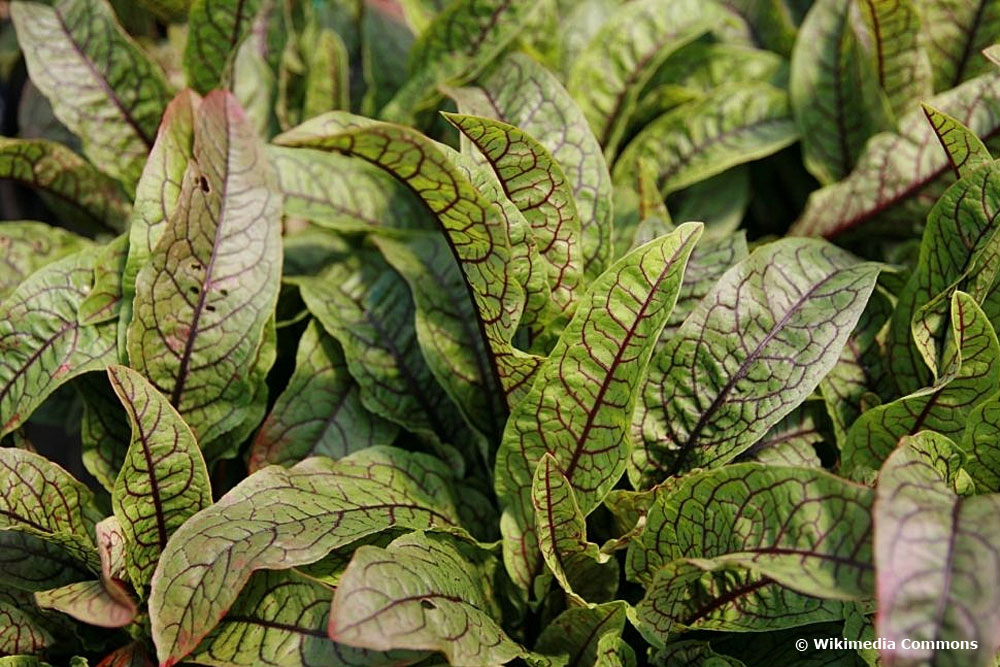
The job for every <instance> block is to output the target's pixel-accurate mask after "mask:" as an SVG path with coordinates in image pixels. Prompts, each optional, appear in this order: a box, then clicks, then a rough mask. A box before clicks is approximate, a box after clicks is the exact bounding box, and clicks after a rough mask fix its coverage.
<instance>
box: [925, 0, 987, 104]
mask: <svg viewBox="0 0 1000 667" xmlns="http://www.w3.org/2000/svg"><path fill="white" fill-rule="evenodd" d="M917 5H918V7H919V9H920V12H921V14H922V18H923V30H924V35H925V39H926V43H927V51H928V54H929V55H930V59H931V67H932V69H933V70H934V89H935V90H938V91H941V90H950V89H951V88H954V87H956V86H958V85H959V84H961V83H962V82H963V81H966V80H967V79H971V78H972V77H974V76H978V75H980V74H985V73H986V72H989V71H990V67H991V65H990V62H989V61H988V60H987V59H986V58H983V57H981V56H980V51H982V50H983V49H985V48H987V47H989V46H990V45H992V44H994V43H996V42H997V41H1000V3H998V2H997V1H996V0H917Z"/></svg>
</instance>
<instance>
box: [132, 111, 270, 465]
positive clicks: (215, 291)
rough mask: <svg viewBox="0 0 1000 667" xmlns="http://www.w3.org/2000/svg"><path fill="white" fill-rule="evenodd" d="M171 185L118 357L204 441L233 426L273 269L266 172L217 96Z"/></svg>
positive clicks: (240, 416)
mask: <svg viewBox="0 0 1000 667" xmlns="http://www.w3.org/2000/svg"><path fill="white" fill-rule="evenodd" d="M182 188H183V189H182V192H181V196H180V202H179V204H178V208H177V210H176V211H175V213H174V215H173V216H172V217H171V218H170V220H169V221H168V222H167V224H166V225H165V227H164V229H163V232H162V236H161V238H160V240H159V242H158V243H157V245H156V247H155V249H154V250H153V254H152V256H151V258H150V261H149V263H148V264H146V265H145V266H144V267H142V269H141V270H140V271H139V275H138V277H137V278H136V286H135V293H136V296H135V301H134V310H135V313H134V317H133V320H132V323H131V325H130V327H129V331H128V354H129V360H130V362H131V364H132V366H133V367H134V368H135V369H136V370H138V371H139V372H141V373H142V374H143V375H145V376H146V377H147V378H148V379H149V380H150V382H151V383H152V384H153V386H154V387H155V388H156V389H157V390H158V391H160V392H161V393H163V394H165V395H166V396H168V397H169V399H170V403H171V405H173V406H174V407H175V408H177V410H178V412H180V414H181V416H182V417H183V418H184V420H185V421H186V422H187V423H188V425H189V426H191V430H192V431H194V433H195V435H196V436H197V438H198V441H199V444H200V445H201V446H202V447H205V446H206V445H207V444H209V443H210V442H211V441H212V440H214V439H215V438H217V437H219V436H220V435H222V434H224V433H226V432H227V431H230V430H232V429H233V428H234V427H236V426H237V425H239V424H241V423H243V422H244V419H245V417H246V410H247V403H248V397H250V396H252V393H253V388H254V386H255V385H254V384H253V381H254V378H253V377H252V376H253V371H254V368H255V367H254V363H253V362H254V360H255V359H256V357H257V352H258V348H259V347H260V345H261V341H262V339H263V331H264V327H265V324H266V323H267V321H268V319H269V318H270V315H271V312H272V311H273V309H274V304H275V303H276V301H277V297H278V281H279V276H280V273H281V243H280V233H281V215H280V206H281V204H280V196H279V195H278V193H277V188H276V185H275V182H274V175H273V173H272V171H271V169H270V168H269V166H268V164H267V161H266V159H265V157H264V152H263V149H262V146H261V145H260V141H259V139H257V138H256V136H255V135H254V134H253V132H252V130H251V129H250V127H249V125H248V123H247V120H246V117H245V115H244V113H243V111H242V110H241V109H240V108H239V106H238V103H237V102H236V100H235V98H233V97H232V96H231V95H229V94H228V93H223V92H215V93H212V94H211V95H209V96H208V97H206V98H205V100H204V102H202V104H201V106H200V107H199V109H198V112H197V117H196V119H195V135H194V153H193V161H192V162H190V163H189V165H188V169H187V172H186V174H185V177H184V183H183V186H182Z"/></svg>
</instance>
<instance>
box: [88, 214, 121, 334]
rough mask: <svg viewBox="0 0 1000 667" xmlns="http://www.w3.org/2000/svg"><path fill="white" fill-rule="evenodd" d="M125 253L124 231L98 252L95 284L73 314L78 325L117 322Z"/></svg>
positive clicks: (95, 265) (95, 266)
mask: <svg viewBox="0 0 1000 667" xmlns="http://www.w3.org/2000/svg"><path fill="white" fill-rule="evenodd" d="M127 253H128V235H127V234H122V235H120V236H117V237H115V239H114V240H113V241H110V242H108V243H106V244H105V245H103V246H101V248H100V249H99V250H98V251H97V260H96V262H95V264H94V284H93V285H92V286H91V288H90V293H89V294H87V298H85V299H84V300H83V302H82V303H81V304H80V308H79V309H78V310H77V313H76V318H77V319H78V320H79V321H80V324H82V325H84V326H86V325H88V324H102V323H104V322H109V321H114V322H115V324H116V325H117V323H118V314H119V311H120V310H121V306H122V271H123V270H124V268H125V258H126V255H127Z"/></svg>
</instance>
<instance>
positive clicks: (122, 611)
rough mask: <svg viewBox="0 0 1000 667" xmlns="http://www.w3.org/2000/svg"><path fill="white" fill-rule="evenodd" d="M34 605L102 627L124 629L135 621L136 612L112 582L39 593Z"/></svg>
mask: <svg viewBox="0 0 1000 667" xmlns="http://www.w3.org/2000/svg"><path fill="white" fill-rule="evenodd" d="M112 587H113V588H112ZM112 591H114V592H112ZM35 602H36V603H37V604H38V606H39V607H42V608H43V609H54V610H56V611H60V612H62V613H64V614H67V615H69V616H71V617H73V618H75V619H76V620H78V621H82V622H84V623H87V624H88V625H96V626H99V627H102V628H121V627H124V626H126V625H128V624H129V623H131V622H132V620H133V619H135V616H136V613H137V612H138V610H137V609H136V606H135V603H134V602H133V601H132V600H131V599H129V597H128V594H127V593H125V591H124V590H122V589H120V588H118V586H117V585H116V584H114V583H112V584H110V585H105V584H104V583H102V582H100V581H81V582H79V583H76V584H69V585H68V586H63V587H62V588H55V589H52V590H48V591H40V592H38V593H35Z"/></svg>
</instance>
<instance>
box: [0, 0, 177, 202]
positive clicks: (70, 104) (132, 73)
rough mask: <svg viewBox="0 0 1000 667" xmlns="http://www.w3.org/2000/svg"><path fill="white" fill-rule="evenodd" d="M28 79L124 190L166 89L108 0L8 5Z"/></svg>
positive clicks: (133, 177) (135, 174)
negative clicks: (122, 25)
mask: <svg viewBox="0 0 1000 667" xmlns="http://www.w3.org/2000/svg"><path fill="white" fill-rule="evenodd" d="M11 18H12V19H13V20H14V25H15V26H16V27H17V34H18V41H19V42H20V44H21V45H22V46H24V47H25V49H24V54H25V59H26V61H27V64H28V71H29V73H30V75H31V80H32V82H33V83H34V84H35V85H36V86H38V88H39V90H41V91H42V92H43V93H44V94H45V96H46V97H48V98H49V100H50V101H51V102H52V108H53V111H54V112H55V114H56V117H57V118H59V120H60V121H62V122H63V124H64V125H66V127H68V128H69V129H70V130H72V131H73V133H74V134H76V135H77V136H78V137H80V138H81V140H82V141H83V147H84V151H85V152H86V153H87V155H88V157H90V159H91V160H92V161H93V162H94V164H97V165H101V168H102V169H103V170H105V171H106V172H107V173H109V174H111V175H112V176H114V177H115V178H117V179H118V180H120V181H121V182H122V183H123V184H124V185H125V188H126V189H127V190H129V191H130V192H132V191H134V190H135V184H136V182H137V181H138V180H139V175H140V174H141V173H142V166H143V164H144V163H145V161H146V155H147V154H148V153H149V149H150V148H152V146H153V139H154V138H155V136H156V128H157V127H158V126H159V124H160V116H161V115H162V114H163V110H164V109H165V108H166V106H167V103H168V102H169V101H170V97H171V95H170V92H169V88H168V86H167V83H166V80H165V79H164V76H163V73H162V71H161V70H160V68H159V67H157V66H156V65H155V64H154V63H153V62H151V61H150V60H149V59H148V58H147V57H146V55H145V54H144V53H143V52H142V50H141V49H140V48H139V46H138V45H137V44H136V43H135V42H133V41H132V38H131V37H129V36H128V35H127V34H126V33H125V31H124V30H122V28H121V26H119V25H118V22H117V20H116V18H115V15H114V10H113V9H112V8H111V5H110V4H108V3H107V2H106V0H60V1H59V2H56V3H54V5H53V6H51V7H49V6H46V5H45V4H42V3H41V2H25V1H20V0H19V1H18V2H16V3H13V4H12V6H11Z"/></svg>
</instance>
